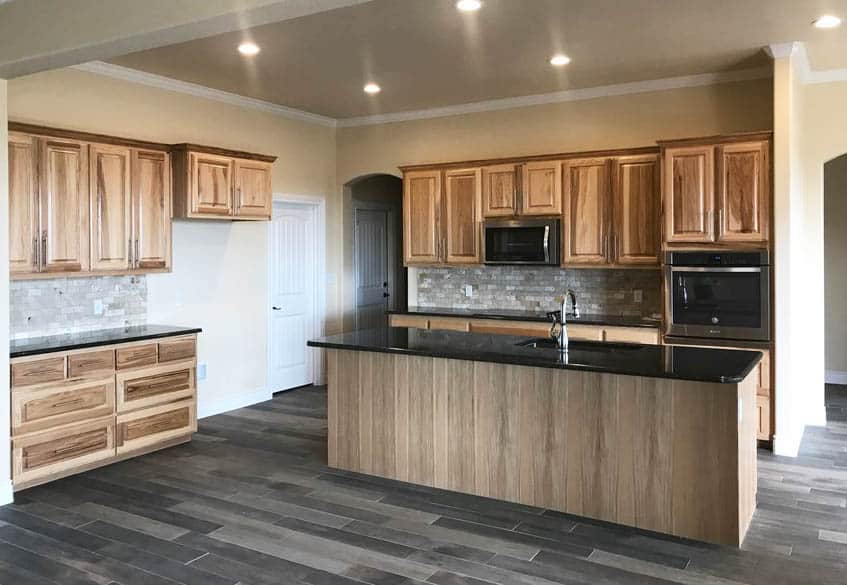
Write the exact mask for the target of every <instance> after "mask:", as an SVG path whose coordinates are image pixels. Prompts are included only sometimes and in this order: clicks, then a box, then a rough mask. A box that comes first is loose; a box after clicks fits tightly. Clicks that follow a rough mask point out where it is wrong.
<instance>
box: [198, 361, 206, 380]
mask: <svg viewBox="0 0 847 585" xmlns="http://www.w3.org/2000/svg"><path fill="white" fill-rule="evenodd" d="M197 379H198V380H205V379H206V364H205V363H202V364H197Z"/></svg>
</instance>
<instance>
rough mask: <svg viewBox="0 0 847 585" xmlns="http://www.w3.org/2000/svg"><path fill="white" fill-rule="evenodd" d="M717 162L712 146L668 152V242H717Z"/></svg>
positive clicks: (665, 164) (666, 157) (665, 188)
mask: <svg viewBox="0 0 847 585" xmlns="http://www.w3.org/2000/svg"><path fill="white" fill-rule="evenodd" d="M714 160H715V149H714V147H712V146H695V147H680V148H668V149H666V150H665V152H664V189H663V191H664V193H663V197H662V200H663V203H664V211H665V239H666V241H668V242H683V243H684V242H689V243H697V242H712V241H714V215H713V211H714V190H715V189H714Z"/></svg>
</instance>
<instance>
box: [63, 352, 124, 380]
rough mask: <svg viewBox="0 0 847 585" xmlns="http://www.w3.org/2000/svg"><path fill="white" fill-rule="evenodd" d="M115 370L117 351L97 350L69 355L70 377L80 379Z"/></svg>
mask: <svg viewBox="0 0 847 585" xmlns="http://www.w3.org/2000/svg"><path fill="white" fill-rule="evenodd" d="M114 370H115V350H114V349H97V350H93V351H81V352H78V353H72V354H69V355H68V377H69V378H79V377H82V376H91V375H92V374H99V373H103V372H113V371H114Z"/></svg>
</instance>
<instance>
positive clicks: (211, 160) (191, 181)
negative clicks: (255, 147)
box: [171, 144, 276, 220]
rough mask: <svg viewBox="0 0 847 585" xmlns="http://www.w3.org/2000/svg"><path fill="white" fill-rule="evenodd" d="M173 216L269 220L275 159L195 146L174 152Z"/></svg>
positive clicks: (172, 152) (178, 146) (172, 153)
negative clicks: (272, 166) (272, 169)
mask: <svg viewBox="0 0 847 585" xmlns="http://www.w3.org/2000/svg"><path fill="white" fill-rule="evenodd" d="M171 157H172V167H173V197H174V203H173V209H174V217H177V218H183V219H224V220H241V219H244V220H257V219H258V220H268V219H270V216H271V203H272V200H273V192H272V190H271V165H272V163H273V162H274V160H276V158H275V157H268V156H264V155H258V154H249V153H243V152H235V151H227V150H223V149H218V148H209V147H205V146H198V145H193V144H180V145H176V146H174V147H173V148H172V150H171Z"/></svg>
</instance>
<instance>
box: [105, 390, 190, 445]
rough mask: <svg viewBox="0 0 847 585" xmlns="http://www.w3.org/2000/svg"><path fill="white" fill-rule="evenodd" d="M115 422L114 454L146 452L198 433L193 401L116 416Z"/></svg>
mask: <svg viewBox="0 0 847 585" xmlns="http://www.w3.org/2000/svg"><path fill="white" fill-rule="evenodd" d="M116 422H117V441H116V443H117V449H116V452H117V455H118V456H121V455H125V454H127V453H130V452H132V451H136V450H140V449H147V448H149V447H150V446H152V445H156V444H157V443H163V442H165V441H169V440H171V439H175V438H177V437H182V436H185V435H188V434H191V433H193V432H196V431H197V407H196V404H195V402H194V401H193V400H183V401H181V402H174V403H170V404H163V405H160V406H155V407H152V408H146V409H144V410H139V411H137V412H133V413H129V414H119V415H118V416H117V419H116Z"/></svg>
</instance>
